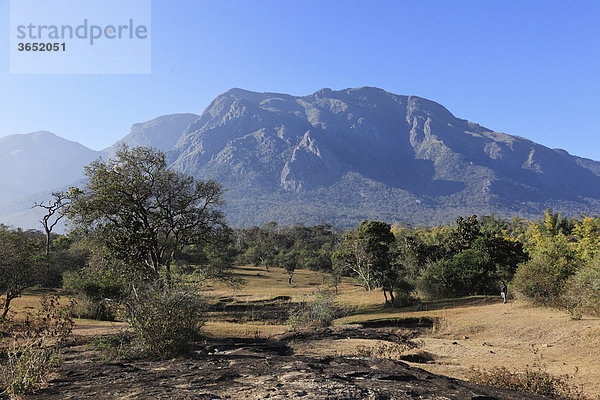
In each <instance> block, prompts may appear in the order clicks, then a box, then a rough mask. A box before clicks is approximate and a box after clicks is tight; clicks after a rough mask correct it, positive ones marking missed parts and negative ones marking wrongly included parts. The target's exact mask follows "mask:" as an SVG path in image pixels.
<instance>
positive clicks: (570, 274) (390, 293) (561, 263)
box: [0, 147, 600, 324]
mask: <svg viewBox="0 0 600 400" xmlns="http://www.w3.org/2000/svg"><path fill="white" fill-rule="evenodd" d="M85 175H86V177H87V181H86V183H85V184H83V185H82V186H80V187H73V188H71V189H70V190H69V191H68V192H65V193H55V194H54V196H53V198H52V199H50V200H49V201H48V202H47V203H38V204H36V205H35V206H38V207H42V208H44V209H45V210H46V215H45V216H44V217H43V218H42V220H41V224H42V226H43V228H44V232H40V231H22V230H18V229H11V228H9V227H6V226H0V295H2V300H1V301H2V303H1V305H2V314H1V315H2V318H6V316H7V314H8V311H9V308H10V303H11V301H12V300H13V299H14V298H16V297H18V296H19V295H20V294H21V293H22V292H23V290H25V289H26V288H28V287H30V286H33V285H41V286H49V287H57V286H63V287H64V288H65V289H66V290H68V291H70V292H72V293H75V294H77V295H78V296H79V297H80V298H81V307H80V308H81V313H82V315H83V316H87V317H94V318H109V319H110V318H114V317H115V315H116V314H115V313H116V310H117V309H118V308H119V307H121V308H122V307H123V306H124V305H125V306H126V307H125V308H127V309H128V312H129V318H130V320H131V321H132V323H133V324H135V323H137V322H136V318H137V319H139V318H141V317H140V313H139V310H137V309H136V304H137V303H136V301H138V300H139V301H141V299H143V298H149V297H152V296H151V295H150V294H148V293H147V292H148V291H154V293H155V294H156V293H162V295H163V296H166V297H168V296H170V295H171V294H172V291H173V290H175V289H177V290H179V291H182V290H183V291H185V292H186V293H188V294H189V295H190V296H191V293H192V292H197V286H194V285H197V284H200V283H201V282H203V281H205V280H206V279H220V280H223V281H227V282H230V283H232V284H238V283H239V281H237V280H236V278H235V275H234V274H232V267H233V265H236V264H238V265H239V264H254V265H261V266H264V268H266V269H269V268H273V267H280V268H283V269H284V270H285V271H286V273H287V274H288V282H289V283H290V284H293V283H294V282H293V274H294V271H295V270H296V269H299V268H302V269H310V270H314V271H319V272H320V273H321V274H322V276H323V283H328V284H330V285H332V286H335V287H336V289H337V285H338V283H339V282H340V281H341V278H342V277H344V276H347V277H353V278H354V279H355V280H356V282H357V283H358V284H360V285H362V286H363V287H364V288H365V290H381V291H382V293H383V300H384V301H385V302H386V303H393V304H396V305H403V304H409V303H411V302H414V301H417V299H418V298H423V299H433V298H444V297H460V296H468V295H481V294H483V295H491V294H497V293H498V291H499V284H500V282H501V281H502V282H506V283H509V287H510V290H511V292H515V291H516V292H518V293H519V294H520V295H522V296H523V297H525V298H527V299H529V300H531V301H533V302H535V303H538V304H544V305H551V306H558V307H565V308H567V309H569V310H570V311H571V312H573V313H574V314H576V315H579V314H581V313H584V312H585V313H596V314H598V313H599V309H600V305H599V304H598V303H599V301H598V300H597V299H598V298H599V297H600V296H598V294H600V255H599V254H598V252H599V250H600V218H598V217H591V216H587V215H582V216H580V217H577V218H567V217H565V216H563V215H561V214H560V213H554V212H552V211H551V210H547V211H546V212H545V214H544V216H543V217H541V218H540V219H539V220H537V221H526V220H524V219H522V218H517V217H514V218H512V219H510V220H507V219H503V218H497V217H495V216H494V215H491V216H481V217H478V216H475V215H472V216H466V217H459V218H458V219H457V220H456V221H453V222H450V223H448V224H445V225H437V226H434V227H427V226H416V227H414V226H410V225H398V224H396V225H393V226H392V225H390V224H388V223H386V222H382V221H363V222H362V223H361V224H360V225H359V226H357V227H355V228H354V229H350V230H347V231H342V230H340V229H337V228H335V227H333V226H331V225H328V224H321V225H315V226H304V225H303V224H295V225H292V226H279V225H278V224H277V223H276V222H269V223H267V224H265V225H262V226H260V227H259V226H255V227H251V228H238V229H232V228H230V227H228V226H227V224H226V223H225V217H224V215H223V213H222V211H221V206H222V205H223V194H222V189H221V186H220V185H219V184H218V183H217V182H214V181H210V180H208V181H203V180H198V179H195V178H192V177H189V176H185V175H183V174H180V173H177V172H175V171H172V170H169V169H168V168H167V165H166V161H165V155H164V154H163V153H160V152H157V151H154V150H152V149H149V148H133V149H129V148H127V147H122V148H121V149H120V150H119V151H118V152H117V155H116V157H115V159H110V160H107V161H104V160H97V161H94V162H92V163H91V164H90V165H88V166H87V167H85ZM63 216H66V217H68V219H69V221H70V224H71V225H70V226H71V229H70V231H69V233H68V234H66V235H57V234H55V233H53V232H52V229H53V228H54V226H55V224H56V222H57V220H58V219H59V218H62V217H63ZM144 293H145V294H144ZM186 296H187V295H186ZM136 299H137V300H136ZM137 306H139V304H137Z"/></svg>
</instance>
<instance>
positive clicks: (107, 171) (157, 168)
mask: <svg viewBox="0 0 600 400" xmlns="http://www.w3.org/2000/svg"><path fill="white" fill-rule="evenodd" d="M85 175H86V176H87V178H88V181H87V183H86V184H85V185H84V186H83V187H82V188H77V187H74V188H71V190H70V191H69V197H70V199H71V205H70V207H69V210H68V213H69V217H70V219H71V220H72V221H73V222H74V223H75V224H76V225H77V226H78V227H80V228H81V229H84V230H85V229H92V230H94V231H95V232H96V233H97V234H98V235H99V236H100V237H101V238H102V240H103V242H104V243H105V244H106V246H107V248H108V249H109V250H110V251H111V252H112V253H113V254H114V255H115V256H116V257H117V258H118V259H120V260H121V261H123V263H124V265H126V266H127V267H128V268H132V269H135V270H136V271H137V272H139V273H140V274H141V275H142V276H144V277H146V278H148V279H150V280H158V279H161V278H160V274H161V271H163V270H164V271H165V278H164V280H165V282H166V283H167V284H170V281H171V266H172V263H173V262H174V261H175V260H177V259H178V258H179V256H180V255H181V253H182V251H183V249H184V248H185V247H186V246H191V245H196V246H202V245H203V244H204V243H206V242H207V238H208V237H210V236H211V235H212V234H213V233H214V232H215V230H217V229H219V228H221V227H223V226H224V225H225V223H224V218H223V214H222V212H221V211H220V210H219V206H221V205H222V204H223V200H222V191H221V186H220V185H219V184H218V183H216V182H214V181H201V180H196V179H194V178H192V177H189V176H185V175H183V174H180V173H177V172H175V171H172V170H169V169H167V165H166V162H165V154H164V153H161V152H158V151H154V150H153V149H151V148H147V147H136V148H133V149H129V148H128V147H127V146H122V147H121V148H120V149H119V150H118V151H117V153H116V158H115V159H109V160H108V161H103V160H102V159H99V160H96V161H94V162H92V163H91V164H89V165H88V166H86V167H85Z"/></svg>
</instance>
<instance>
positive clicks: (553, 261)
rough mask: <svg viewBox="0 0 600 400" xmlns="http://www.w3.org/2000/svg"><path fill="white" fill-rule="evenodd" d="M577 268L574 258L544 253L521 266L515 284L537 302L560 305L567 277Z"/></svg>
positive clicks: (520, 291)
mask: <svg viewBox="0 0 600 400" xmlns="http://www.w3.org/2000/svg"><path fill="white" fill-rule="evenodd" d="M576 269H577V266H576V265H575V264H574V261H572V260H569V259H567V258H565V257H559V258H556V257H553V256H551V255H549V254H544V253H542V254H539V255H536V256H535V257H534V258H532V259H531V260H529V261H527V262H526V263H523V264H521V265H520V266H519V268H518V269H517V272H516V274H515V276H514V278H513V285H514V287H515V288H516V289H517V291H518V292H519V293H521V294H522V295H524V296H525V297H526V298H527V299H529V300H531V301H533V302H534V303H536V304H541V305H549V306H559V305H560V297H561V295H562V293H563V290H564V288H565V284H566V282H567V279H568V278H569V277H570V276H571V275H573V273H574V272H575V271H576Z"/></svg>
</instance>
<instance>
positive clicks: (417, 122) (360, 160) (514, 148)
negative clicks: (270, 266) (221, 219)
mask: <svg viewBox="0 0 600 400" xmlns="http://www.w3.org/2000/svg"><path fill="white" fill-rule="evenodd" d="M170 159H171V161H172V164H171V165H172V167H173V168H175V169H177V170H180V171H182V172H185V173H188V174H191V175H194V176H198V177H202V178H209V177H211V178H215V179H216V180H218V181H221V182H223V183H224V186H225V187H226V188H227V189H228V193H227V197H228V201H229V205H228V210H229V213H228V215H229V218H230V220H231V221H232V222H233V223H234V224H244V225H247V224H253V223H262V222H266V221H268V220H277V221H281V222H284V223H293V222H295V221H302V222H305V223H318V222H322V221H328V222H331V223H334V224H337V225H340V226H346V225H352V224H356V223H357V222H359V221H360V220H361V219H363V218H383V219H386V220H388V221H406V222H412V223H432V222H442V221H446V220H447V219H448V218H453V217H455V216H456V215H458V214H468V213H491V212H495V213H499V214H502V215H506V216H509V215H512V214H522V215H526V216H527V215H537V214H539V213H541V211H542V210H543V209H544V208H546V207H553V208H555V209H557V210H558V209H563V210H565V211H566V212H570V211H573V212H575V211H592V212H593V211H594V210H596V211H600V208H599V207H598V204H599V203H598V199H600V176H599V175H600V163H598V162H596V161H592V160H586V159H581V158H577V157H573V156H571V155H569V154H568V153H567V152H565V151H564V150H553V149H549V148H547V147H544V146H542V145H539V144H536V143H534V142H531V141H529V140H526V139H523V138H520V137H516V136H511V135H507V134H504V133H499V132H494V131H492V130H490V129H487V128H484V127H482V126H480V125H477V124H475V123H472V122H469V121H465V120H462V119H459V118H456V117H455V116H453V115H452V114H451V113H450V112H449V111H448V110H447V109H445V108H444V107H443V106H441V105H439V104H437V103H435V102H432V101H429V100H426V99H423V98H419V97H414V96H399V95H395V94H392V93H388V92H385V91H384V90H381V89H377V88H371V87H364V88H358V89H347V90H341V91H332V90H329V89H322V90H319V91H318V92H316V93H314V94H312V95H309V96H303V97H294V96H290V95H285V94H277V93H254V92H249V91H245V90H241V89H232V90H230V91H228V92H226V93H224V94H222V95H220V96H218V97H217V98H216V99H215V100H214V101H213V102H212V103H211V104H210V105H209V107H208V108H207V109H206V111H205V112H204V113H203V114H202V115H201V117H200V118H198V119H197V120H196V121H195V122H193V123H191V124H190V125H189V126H188V127H187V129H186V130H185V132H184V133H183V135H182V136H181V137H180V139H179V141H178V142H177V144H176V145H175V148H174V149H173V151H172V152H171V153H170Z"/></svg>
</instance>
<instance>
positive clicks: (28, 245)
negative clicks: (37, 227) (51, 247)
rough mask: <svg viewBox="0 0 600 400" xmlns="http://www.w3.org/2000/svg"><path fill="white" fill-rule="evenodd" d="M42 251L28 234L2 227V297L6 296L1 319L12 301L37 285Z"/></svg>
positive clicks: (0, 285)
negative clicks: (39, 257)
mask: <svg viewBox="0 0 600 400" xmlns="http://www.w3.org/2000/svg"><path fill="white" fill-rule="evenodd" d="M40 251H41V248H40V246H39V242H36V240H35V238H33V237H32V236H31V235H28V234H27V232H23V231H21V230H10V229H8V228H6V227H5V226H0V295H2V294H4V295H5V298H4V304H3V308H4V310H3V312H2V318H1V319H5V318H6V315H7V314H8V311H9V308H10V303H11V301H12V300H14V299H16V298H17V297H19V296H21V293H22V292H23V290H24V289H26V288H28V287H30V286H32V285H33V284H34V283H35V280H36V276H37V272H38V268H39V259H38V256H39V255H40Z"/></svg>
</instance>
